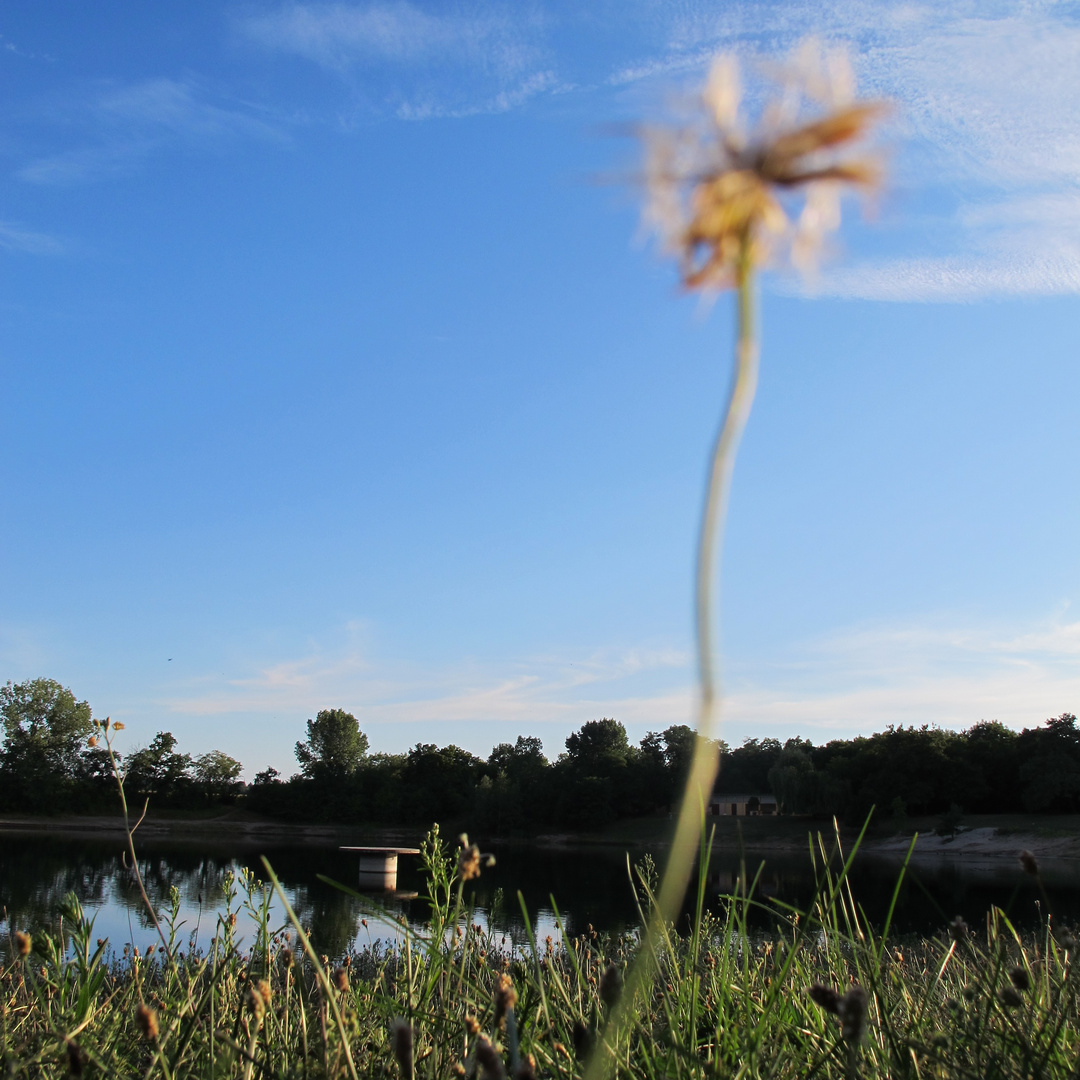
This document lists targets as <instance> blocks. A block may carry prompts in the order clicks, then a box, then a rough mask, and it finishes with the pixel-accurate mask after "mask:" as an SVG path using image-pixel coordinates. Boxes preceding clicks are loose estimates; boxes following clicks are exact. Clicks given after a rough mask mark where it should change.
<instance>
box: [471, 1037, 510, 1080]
mask: <svg viewBox="0 0 1080 1080" xmlns="http://www.w3.org/2000/svg"><path fill="white" fill-rule="evenodd" d="M476 1060H477V1061H478V1062H479V1063H480V1068H481V1070H482V1074H483V1076H484V1077H485V1078H486V1080H506V1068H505V1066H504V1065H503V1062H502V1058H501V1057H500V1056H499V1051H498V1049H497V1048H496V1047H495V1044H494V1043H493V1042H492V1041H491V1040H490V1039H489V1038H488V1037H487V1036H486V1035H481V1036H479V1038H477V1040H476Z"/></svg>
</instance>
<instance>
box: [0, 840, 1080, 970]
mask: <svg viewBox="0 0 1080 1080" xmlns="http://www.w3.org/2000/svg"><path fill="white" fill-rule="evenodd" d="M122 846H123V845H122V841H120V840H116V839H111V840H107V841H101V840H94V841H87V840H84V839H78V840H68V839H57V838H52V837H34V838H32V839H26V838H13V837H7V836H4V837H0V904H3V905H5V906H6V907H7V908H8V910H9V911H10V912H12V913H13V918H12V920H11V922H12V925H13V926H14V927H15V928H22V927H26V926H30V927H33V926H41V925H44V924H46V923H55V919H56V912H57V908H58V905H59V904H60V902H61V901H62V900H63V898H64V897H65V895H66V894H67V893H68V892H69V891H74V892H75V893H76V894H77V895H78V896H79V898H80V899H81V901H82V902H83V904H84V906H85V908H86V910H87V911H88V912H89V913H90V914H91V915H93V916H95V918H96V923H95V936H96V937H108V938H109V939H110V941H111V942H112V943H113V945H114V947H116V948H117V949H118V950H119V949H122V947H123V945H124V943H127V942H132V943H134V944H135V945H136V946H138V947H139V949H140V950H145V948H146V946H147V945H149V944H150V943H151V942H154V941H155V940H156V937H155V934H154V931H153V929H152V927H151V925H150V923H149V920H148V918H147V917H146V914H145V910H144V905H143V903H142V899H141V897H140V896H139V893H138V889H137V887H136V885H135V882H134V878H133V875H132V873H131V870H130V869H129V868H128V867H127V866H126V865H125V863H124V862H123V860H122V858H121V849H122ZM496 853H497V855H498V862H497V864H496V866H495V867H494V868H493V869H491V870H485V871H484V873H483V875H482V876H481V878H480V880H479V881H477V882H474V883H470V885H469V886H468V890H467V894H466V898H467V902H469V903H471V904H473V905H474V913H473V916H472V921H473V922H476V923H479V924H480V925H481V926H483V927H484V928H485V929H489V928H493V929H494V931H495V932H496V935H497V937H496V941H497V942H501V938H502V937H503V936H505V937H506V943H507V945H508V946H509V945H514V946H515V947H518V948H522V947H524V946H526V944H527V932H526V927H525V921H524V919H523V917H522V914H521V909H520V905H519V901H518V896H517V892H518V890H519V889H520V890H521V893H522V894H523V896H524V900H525V904H526V906H527V909H528V912H529V918H530V922H531V923H532V927H533V930H534V933H535V934H536V935H537V936H538V937H539V938H540V939H541V941H542V940H543V938H545V937H546V936H548V935H551V936H552V937H553V938H555V939H556V940H557V939H558V938H559V936H560V935H559V932H558V929H557V926H556V916H555V908H554V906H553V900H552V898H553V897H554V901H555V903H557V904H558V909H559V911H560V912H561V914H562V918H563V919H564V921H565V925H566V927H567V931H568V932H569V933H570V934H579V933H582V932H584V931H586V930H587V928H588V926H589V925H590V924H592V925H595V926H596V928H597V929H598V930H601V931H609V932H612V933H614V934H618V933H623V932H627V931H632V930H633V929H634V927H635V926H636V911H635V907H634V900H633V896H632V894H631V891H630V886H629V880H628V874H627V865H626V857H625V855H623V854H621V853H618V852H612V851H604V850H592V851H566V850H537V849H533V848H528V847H523V846H519V847H507V848H505V849H498V848H497V849H496ZM267 855H268V858H269V859H270V862H271V865H273V867H274V869H275V872H276V873H277V874H278V876H279V878H280V880H281V882H282V885H283V887H284V889H285V893H286V895H287V896H288V898H289V902H290V903H291V904H292V905H293V907H294V908H295V910H296V911H297V913H298V915H299V917H300V920H301V923H302V925H303V926H304V927H305V928H306V929H309V931H310V933H311V936H312V940H313V942H314V943H315V945H316V948H318V950H319V951H320V952H325V953H327V954H329V955H332V956H340V955H341V954H343V953H344V952H346V951H347V950H349V949H362V948H364V947H365V946H367V945H369V944H372V943H374V942H375V941H377V940H381V941H382V942H384V943H386V942H391V941H399V940H400V939H401V936H402V930H401V926H400V925H399V924H398V922H397V920H398V919H399V918H400V917H401V916H403V915H404V916H405V917H406V918H407V920H408V922H409V924H410V925H411V926H412V927H413V928H414V929H415V930H422V927H423V923H424V921H425V919H426V916H427V910H426V905H425V903H424V901H423V900H422V899H419V898H416V899H409V898H408V894H410V893H412V894H415V893H418V892H422V891H423V889H424V882H423V880H422V878H421V872H420V862H419V859H418V858H417V857H415V856H403V857H402V859H401V866H400V870H399V876H398V887H399V895H398V896H397V897H385V898H380V899H376V898H369V899H367V900H362V899H359V898H357V897H353V896H349V895H346V894H344V893H342V892H340V891H339V890H336V889H334V888H333V887H332V886H330V885H327V884H326V883H324V882H322V881H320V880H319V875H320V874H322V875H325V876H327V877H329V878H331V879H333V880H336V881H339V882H342V883H343V884H345V885H349V886H352V885H353V884H354V883H355V881H356V872H357V858H356V856H355V855H354V854H351V853H346V852H340V851H337V850H336V849H333V848H319V847H312V846H310V845H309V846H306V847H279V848H276V849H272V850H270V851H268V852H267ZM758 861H759V860H758V859H756V858H751V857H748V859H747V862H748V865H749V867H750V871H751V874H752V873H753V871H754V869H756V866H757V864H758ZM140 867H141V868H142V870H143V874H144V876H145V879H146V884H147V890H148V892H149V894H150V896H151V898H152V900H153V901H154V903H155V906H157V907H158V909H159V911H163V910H167V907H168V904H167V900H168V896H169V891H170V888H172V887H175V888H176V889H177V890H178V892H179V897H180V915H179V922H180V923H182V926H181V928H180V933H179V935H178V938H179V940H180V941H181V942H182V943H183V944H182V948H183V949H184V950H187V948H188V947H189V945H188V941H189V939H190V936H191V934H192V933H194V932H196V931H197V932H198V941H199V944H200V947H203V948H205V946H206V945H207V944H208V943H209V941H210V939H211V938H212V937H213V935H214V934H215V932H216V926H217V917H218V916H219V915H220V914H222V913H224V912H225V911H226V901H225V897H224V895H223V893H222V889H221V885H222V882H223V881H224V878H225V875H226V873H227V872H229V871H232V872H234V873H239V872H240V871H241V870H242V869H243V868H245V867H247V868H248V869H250V870H251V871H252V872H253V873H254V874H255V875H256V876H257V877H265V876H266V875H265V871H264V869H263V867H262V865H261V863H260V861H259V858H258V855H257V854H255V853H251V852H243V853H238V852H237V851H236V850H235V849H233V850H229V849H228V848H224V847H222V846H221V845H217V846H211V845H203V846H202V847H199V848H195V847H192V846H190V845H181V844H171V845H168V844H163V843H158V844H157V845H156V846H151V845H147V846H146V847H145V849H141V854H140ZM738 868H739V863H738V858H737V857H734V856H732V857H719V856H718V857H716V858H715V859H714V862H713V865H712V866H711V868H710V874H709V881H708V890H707V891H708V894H709V897H710V899H709V903H710V906H712V907H714V908H715V907H717V906H718V905H719V904H720V903H721V901H720V899H719V896H720V894H722V893H727V892H729V891H730V890H732V889H733V888H735V887H736V883H737V880H738ZM897 869H898V867H897V865H896V863H895V862H889V861H885V860H877V859H871V858H866V859H861V860H857V861H856V865H855V869H854V871H853V874H852V885H853V888H854V891H855V895H856V897H857V899H858V900H859V902H860V903H861V904H862V906H863V907H864V908H865V910H866V911H867V913H868V915H869V917H870V918H871V920H874V921H876V922H877V924H878V925H880V922H881V920H882V918H883V915H884V911H885V910H886V909H887V907H888V903H889V901H890V900H891V897H892V893H893V888H894V886H895V883H896V875H897ZM1044 877H1045V879H1046V886H1047V891H1048V893H1049V898H1050V904H1051V910H1052V911H1053V912H1054V915H1055V917H1056V919H1057V920H1058V922H1059V923H1061V922H1065V923H1076V922H1077V921H1080V872H1078V869H1077V867H1076V866H1074V865H1072V864H1048V865H1047V866H1046V867H1045V872H1044ZM813 892H814V883H813V875H812V871H811V868H810V866H809V862H808V861H807V860H806V859H800V858H797V857H794V856H768V857H767V858H766V865H765V868H764V871H763V873H762V875H761V878H760V884H759V890H758V894H759V896H760V897H762V898H771V899H776V900H780V901H783V902H785V903H789V904H793V905H795V906H797V907H800V908H803V909H805V908H806V906H807V905H808V904H809V903H810V901H811V900H812V898H813ZM239 899H240V900H242V899H243V895H242V890H241V895H240V897H239ZM200 900H201V903H200ZM991 904H999V905H1001V906H1003V907H1005V908H1006V909H1008V910H1009V911H1010V912H1011V914H1012V916H1013V917H1014V918H1015V919H1016V920H1017V921H1018V922H1019V923H1020V924H1022V925H1026V926H1034V925H1035V924H1036V922H1037V919H1038V915H1039V907H1037V904H1042V907H1043V910H1045V901H1043V899H1042V897H1041V894H1040V893H1039V891H1038V889H1037V887H1036V885H1035V884H1034V883H1033V882H1032V881H1031V880H1030V879H1029V878H1026V877H1024V875H1022V874H1020V873H1019V872H1018V869H1017V867H1016V866H1015V864H1014V863H1013V861H1012V860H1002V862H1001V864H1000V866H992V867H986V866H965V865H964V864H962V863H960V862H952V863H949V862H941V863H939V864H936V865H935V866H933V867H923V868H918V869H916V870H914V871H913V872H912V874H911V876H910V877H909V879H908V880H907V881H905V883H904V885H903V888H902V890H901V895H900V904H899V907H898V913H897V918H896V920H895V923H894V925H895V928H896V930H897V931H898V932H906V931H918V932H922V933H926V932H934V931H938V930H940V929H942V928H943V927H944V925H945V923H946V922H948V921H949V919H951V918H952V917H953V916H954V915H957V914H961V915H963V916H964V917H965V918H966V919H967V920H968V922H969V923H971V924H972V925H977V924H978V923H980V922H981V921H982V919H983V918H984V916H985V914H986V912H987V910H988V909H989V907H990V905H991ZM380 905H381V906H382V909H383V917H381V918H380V917H379V916H378V914H377V912H378V910H379V908H380ZM365 919H366V920H367V926H365V925H364V923H363V920H365ZM754 919H756V920H757V921H759V922H760V924H761V926H762V927H763V928H768V927H771V925H772V923H773V921H774V920H773V919H771V918H769V917H768V916H767V915H762V914H755V915H754ZM285 922H286V919H285V913H284V910H283V909H282V907H281V905H280V904H278V903H277V902H276V901H275V902H274V903H272V905H271V920H270V925H271V927H272V928H275V927H284V926H285ZM6 931H7V926H6V925H5V924H4V923H2V922H0V932H3V933H4V934H5V935H6ZM236 934H237V938H238V939H239V941H240V943H241V947H242V948H246V947H247V945H249V944H251V943H252V942H253V941H254V938H255V932H254V924H253V922H252V918H251V916H250V914H249V913H248V912H247V911H246V910H245V909H244V907H243V905H242V904H241V906H240V910H239V912H238V923H237V930H236ZM290 936H291V930H290Z"/></svg>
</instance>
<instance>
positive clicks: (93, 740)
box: [86, 735, 98, 749]
mask: <svg viewBox="0 0 1080 1080" xmlns="http://www.w3.org/2000/svg"><path fill="white" fill-rule="evenodd" d="M97 744H98V737H97V736H96V735H91V736H90V738H89V739H87V740H86V745H87V746H89V747H90V748H91V749H92V748H93V747H95V746H97Z"/></svg>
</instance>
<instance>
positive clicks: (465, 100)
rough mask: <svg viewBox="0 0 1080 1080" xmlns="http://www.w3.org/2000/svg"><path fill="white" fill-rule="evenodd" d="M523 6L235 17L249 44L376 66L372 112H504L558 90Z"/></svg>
mask: <svg viewBox="0 0 1080 1080" xmlns="http://www.w3.org/2000/svg"><path fill="white" fill-rule="evenodd" d="M539 12H540V9H539V7H537V6H535V5H531V4H524V3H523V4H517V5H513V6H501V7H500V6H498V5H496V4H493V3H483V2H476V3H472V4H466V5H461V6H455V7H453V8H436V9H434V10H427V9H424V8H421V7H419V6H417V5H416V4H413V3H409V2H407V0H394V2H376V3H307V4H304V3H293V4H286V5H283V6H281V7H278V8H276V9H273V10H270V11H265V12H260V13H259V14H257V15H252V16H248V17H246V18H243V19H241V20H240V21H239V23H238V27H239V30H240V32H241V33H242V34H243V35H244V36H245V37H247V38H248V39H249V40H251V41H253V42H254V43H256V44H257V45H259V46H261V47H263V48H265V49H269V50H272V51H275V52H279V53H285V54H291V55H294V56H299V57H302V58H303V59H305V60H308V61H311V62H313V63H315V64H318V65H319V66H321V67H323V68H326V69H328V70H330V71H333V72H335V73H337V74H340V75H342V76H348V77H351V76H353V75H354V74H357V73H362V74H364V75H366V76H370V74H371V70H372V68H375V69H376V70H378V71H379V72H381V76H382V85H381V88H380V90H379V91H378V92H377V93H376V94H375V97H376V98H377V99H378V102H379V105H378V107H379V108H385V109H388V110H389V111H391V112H392V113H394V114H395V115H396V116H398V117H399V118H400V119H404V120H426V119H430V118H432V117H436V116H459V117H460V116H471V115H475V114H477V113H498V112H506V111H508V110H509V109H513V108H517V107H519V106H520V105H522V104H524V103H525V102H526V101H528V100H529V99H530V98H533V97H535V96H536V95H537V94H540V93H543V92H550V91H553V90H556V89H565V83H564V82H563V81H562V80H561V79H560V78H559V77H558V76H557V75H556V72H555V70H554V68H553V67H552V66H551V63H550V56H549V50H548V48H547V45H546V42H545V35H544V22H545V20H544V18H543V16H542V15H541V14H540V13H539Z"/></svg>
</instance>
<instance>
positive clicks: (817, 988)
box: [807, 983, 840, 1016]
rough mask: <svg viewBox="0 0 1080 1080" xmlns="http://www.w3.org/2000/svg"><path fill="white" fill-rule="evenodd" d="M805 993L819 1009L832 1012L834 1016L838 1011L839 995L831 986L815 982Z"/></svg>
mask: <svg viewBox="0 0 1080 1080" xmlns="http://www.w3.org/2000/svg"><path fill="white" fill-rule="evenodd" d="M807 993H808V994H809V995H810V1000H811V1001H812V1002H813V1003H814V1004H815V1005H817V1006H818V1008H819V1009H824V1010H825V1012H827V1013H832V1014H833V1015H834V1016H835V1015H836V1014H837V1013H839V1012H840V995H839V994H838V993H837V992H836V991H835V990H834V989H833V988H832V987H831V986H823V985H822V984H821V983H815V984H814V985H813V986H811V987H810V989H809V990H808V991H807Z"/></svg>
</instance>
